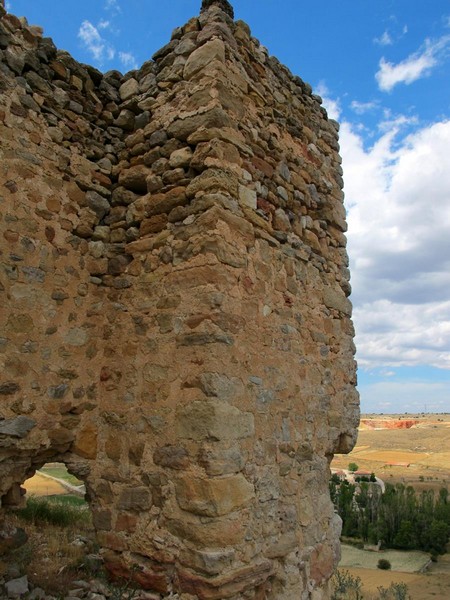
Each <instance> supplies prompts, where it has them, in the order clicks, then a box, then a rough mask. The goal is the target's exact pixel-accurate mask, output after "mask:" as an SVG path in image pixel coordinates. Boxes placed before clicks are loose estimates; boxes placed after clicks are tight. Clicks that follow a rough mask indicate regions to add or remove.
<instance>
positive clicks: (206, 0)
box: [201, 0, 234, 19]
mask: <svg viewBox="0 0 450 600" xmlns="http://www.w3.org/2000/svg"><path fill="white" fill-rule="evenodd" d="M210 6H218V7H219V8H220V9H222V10H223V12H224V13H226V14H227V15H229V16H230V17H231V18H232V19H234V10H233V7H232V6H231V4H230V3H229V2H228V0H202V8H201V12H203V11H205V10H208V8H209V7H210Z"/></svg>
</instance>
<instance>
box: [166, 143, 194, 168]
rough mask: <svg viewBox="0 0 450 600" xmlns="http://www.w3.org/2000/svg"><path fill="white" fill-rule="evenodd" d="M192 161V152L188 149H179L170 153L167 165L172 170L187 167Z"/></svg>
mask: <svg viewBox="0 0 450 600" xmlns="http://www.w3.org/2000/svg"><path fill="white" fill-rule="evenodd" d="M191 160H192V150H191V149H190V148H189V147H186V148H180V149H179V150H175V151H174V152H172V154H171V155H170V158H169V165H170V166H171V167H172V169H176V168H178V167H188V166H189V164H190V162H191Z"/></svg>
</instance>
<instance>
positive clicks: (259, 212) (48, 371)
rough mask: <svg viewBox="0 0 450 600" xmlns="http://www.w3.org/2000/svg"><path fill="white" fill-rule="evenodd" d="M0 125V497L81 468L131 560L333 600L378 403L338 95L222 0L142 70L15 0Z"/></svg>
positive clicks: (200, 578)
mask: <svg viewBox="0 0 450 600" xmlns="http://www.w3.org/2000/svg"><path fill="white" fill-rule="evenodd" d="M0 140H1V141H0V263H1V264H0V294H1V309H0V498H1V505H2V507H3V508H4V507H7V506H13V505H17V504H20V502H21V489H20V486H21V484H22V483H23V482H24V481H25V480H26V479H27V478H29V477H30V476H32V475H33V474H34V472H35V471H36V470H37V469H39V468H40V467H42V465H44V464H45V463H46V462H49V461H60V462H64V463H65V464H66V465H67V467H68V469H69V470H70V472H71V473H73V474H75V475H76V476H77V477H79V478H80V479H82V480H83V481H84V482H85V485H86V489H87V498H88V501H89V504H90V508H91V510H92V514H93V519H94V525H95V529H96V532H97V537H98V542H99V544H100V545H101V547H102V554H103V557H104V560H105V564H106V565H107V567H108V569H109V570H110V571H111V573H113V574H115V575H119V576H120V575H124V576H127V574H128V573H129V572H130V570H131V568H132V566H134V565H137V567H138V568H137V569H136V568H134V569H133V576H134V577H135V579H136V580H137V582H138V583H139V585H141V586H142V587H143V588H144V589H147V590H151V591H153V592H155V593H156V594H160V597H161V598H164V597H167V596H169V595H170V594H171V593H173V594H178V595H179V596H176V597H179V598H180V599H182V600H194V599H195V600H222V599H225V598H227V599H231V600H241V599H244V598H245V599H250V600H306V599H309V600H324V599H326V598H328V597H329V589H328V581H329V578H330V576H331V574H332V572H333V570H334V568H335V566H336V564H337V560H338V555H339V544H338V537H339V531H340V523H339V518H338V517H336V516H335V515H334V512H333V507H332V504H331V501H330V498H329V493H328V479H329V474H330V472H329V463H330V461H331V459H332V456H333V454H334V453H345V452H349V451H350V450H351V448H352V447H353V444H354V442H355V437H356V427H357V423H358V418H359V412H358V395H357V392H356V390H355V384H356V375H355V362H354V344H353V335H354V332H353V326H352V322H351V304H350V302H349V300H348V295H349V293H350V286H349V271H348V259H347V254H346V250H345V245H346V239H345V235H344V233H345V231H346V221H345V210H344V206H343V194H342V187H343V180H342V169H341V160H340V157H339V154H338V151H339V146H338V125H337V123H336V122H334V121H332V120H330V119H329V118H328V117H327V113H326V111H325V109H324V108H323V107H322V106H321V100H320V98H319V97H318V96H315V95H313V94H312V90H311V88H310V86H309V85H308V84H306V83H304V82H303V81H302V80H301V79H300V78H299V77H296V76H293V75H292V74H291V73H290V71H289V70H288V69H287V68H286V67H284V66H283V65H281V64H280V63H279V62H278V61H277V60H276V59H275V58H274V57H270V56H268V54H267V51H266V50H265V49H264V48H263V47H262V46H261V45H260V44H259V42H258V41H257V40H256V39H255V38H254V37H252V35H251V32H250V29H249V27H248V26H247V25H246V24H245V23H244V22H242V21H234V15H233V9H232V7H231V6H230V4H229V3H228V2H227V1H226V0H204V1H203V6H202V10H201V13H200V16H199V17H195V18H193V19H191V20H190V21H188V22H187V23H186V24H185V25H184V26H183V27H179V28H177V29H175V30H174V32H173V35H172V38H171V40H170V41H169V42H168V44H167V45H166V46H164V47H163V48H162V49H161V50H159V51H158V52H156V54H155V55H154V56H153V59H152V60H150V61H148V62H146V63H145V64H144V65H142V67H141V68H140V69H139V70H135V71H131V72H129V73H127V74H126V75H124V76H123V75H122V74H121V73H119V72H117V71H112V72H108V73H106V74H102V73H100V72H99V71H98V70H96V69H94V68H92V67H89V66H86V65H82V64H79V63H78V62H76V61H75V60H74V59H73V58H72V57H71V56H70V55H69V54H68V53H66V52H63V51H59V50H57V49H56V48H55V46H54V44H53V43H52V41H51V39H49V38H46V37H43V36H42V31H41V30H40V28H39V27H33V26H29V25H28V23H27V22H26V20H25V19H19V18H17V17H15V16H13V15H10V14H7V13H6V11H5V9H4V8H3V7H2V6H1V5H0ZM2 507H0V511H1V510H2ZM1 520H2V515H1V514H0V528H1ZM171 597H172V596H171Z"/></svg>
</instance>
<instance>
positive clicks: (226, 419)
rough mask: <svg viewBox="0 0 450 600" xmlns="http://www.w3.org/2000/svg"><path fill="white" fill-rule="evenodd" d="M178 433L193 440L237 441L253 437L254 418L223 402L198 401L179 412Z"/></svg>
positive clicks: (181, 408) (180, 409) (177, 420)
mask: <svg viewBox="0 0 450 600" xmlns="http://www.w3.org/2000/svg"><path fill="white" fill-rule="evenodd" d="M176 425H177V434H178V436H179V437H180V438H187V439H193V440H206V439H215V440H238V439H243V438H247V437H249V436H251V435H253V431H254V418H253V415H252V414H251V413H244V412H241V411H240V410H239V409H237V408H235V407H234V406H231V405H230V404H228V403H227V402H222V401H220V400H205V401H196V402H192V403H191V404H189V405H187V406H185V407H180V408H179V409H178V410H177V419H176Z"/></svg>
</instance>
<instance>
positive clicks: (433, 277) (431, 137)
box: [340, 119, 450, 369]
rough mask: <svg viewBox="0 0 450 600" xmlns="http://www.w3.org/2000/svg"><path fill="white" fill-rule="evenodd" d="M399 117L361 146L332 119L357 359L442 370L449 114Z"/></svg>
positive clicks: (448, 360) (447, 334) (447, 336)
mask: <svg viewBox="0 0 450 600" xmlns="http://www.w3.org/2000/svg"><path fill="white" fill-rule="evenodd" d="M406 121H408V119H406ZM401 126H402V123H401V119H397V124H396V125H393V126H392V125H391V127H390V129H389V130H387V131H385V132H384V133H382V135H381V136H380V137H379V139H378V140H377V142H376V143H375V144H374V145H373V146H372V147H371V148H369V149H366V148H365V147H364V145H363V140H362V138H361V136H360V135H359V134H358V133H357V132H355V131H354V129H353V128H352V126H351V125H350V124H349V123H344V124H343V125H342V126H341V140H340V141H341V153H342V156H343V166H344V178H345V182H346V184H345V192H346V204H347V209H348V223H349V231H348V241H349V254H350V259H351V269H352V286H353V302H354V306H355V310H354V319H355V325H356V331H357V347H358V360H359V363H360V365H361V366H366V367H374V366H381V365H385V366H399V365H409V366H414V365H419V364H429V365H434V366H436V367H439V368H446V369H449V368H450V300H449V290H450V156H449V153H448V147H449V145H450V121H443V122H439V123H435V124H433V125H431V126H429V127H424V128H422V129H419V130H417V131H416V132H415V133H413V134H410V135H408V136H407V137H406V138H403V139H402V138H401V136H400V131H401Z"/></svg>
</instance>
